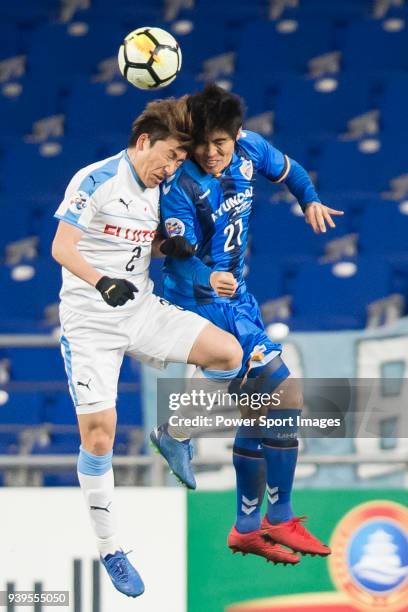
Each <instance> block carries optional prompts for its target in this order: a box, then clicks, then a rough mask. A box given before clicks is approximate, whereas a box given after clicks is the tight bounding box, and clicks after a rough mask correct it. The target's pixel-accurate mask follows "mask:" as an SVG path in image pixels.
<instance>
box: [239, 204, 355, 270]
mask: <svg viewBox="0 0 408 612" xmlns="http://www.w3.org/2000/svg"><path fill="white" fill-rule="evenodd" d="M348 232H349V227H348V225H347V223H345V222H344V221H342V220H340V221H338V223H337V228H336V230H330V231H327V233H326V234H319V235H317V234H314V233H313V231H312V229H311V228H310V226H309V225H307V224H306V223H305V220H304V217H303V216H297V215H294V214H293V213H292V212H291V207H290V205H288V204H284V203H280V204H275V205H271V204H265V203H264V202H260V201H258V202H257V203H255V206H254V212H253V218H252V222H251V236H252V240H251V253H253V254H254V255H257V256H258V255H261V254H263V255H264V256H269V257H270V262H271V264H270V265H272V264H273V262H281V261H286V262H288V263H290V262H299V261H304V260H307V259H310V258H311V257H318V256H319V255H323V253H324V248H325V244H326V242H327V241H328V240H332V239H334V238H336V237H340V236H342V235H344V234H347V233H348ZM275 265H276V264H275Z"/></svg>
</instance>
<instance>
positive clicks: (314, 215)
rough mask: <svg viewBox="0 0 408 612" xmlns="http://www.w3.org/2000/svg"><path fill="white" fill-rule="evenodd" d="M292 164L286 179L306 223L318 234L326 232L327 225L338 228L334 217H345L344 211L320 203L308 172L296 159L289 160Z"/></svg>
mask: <svg viewBox="0 0 408 612" xmlns="http://www.w3.org/2000/svg"><path fill="white" fill-rule="evenodd" d="M288 160H289V163H290V169H289V172H288V174H287V176H286V178H285V179H284V182H285V184H286V186H287V187H288V189H289V191H290V192H291V193H292V194H293V195H294V196H295V198H296V199H297V201H298V202H299V204H300V206H301V208H302V210H303V213H304V215H305V220H306V223H309V224H310V225H311V226H312V229H313V231H314V232H315V233H316V234H320V233H324V232H325V231H326V223H327V224H328V226H329V227H331V228H333V227H336V224H335V223H334V221H333V219H332V216H339V215H343V214H344V212H343V211H342V210H335V209H334V208H329V206H326V205H325V204H323V203H322V202H321V201H320V198H319V196H318V195H317V193H316V190H315V187H314V185H313V182H312V180H311V178H310V176H309V174H308V173H307V172H306V170H305V169H304V168H303V166H301V165H300V164H299V163H298V162H297V161H295V160H294V159H290V158H288Z"/></svg>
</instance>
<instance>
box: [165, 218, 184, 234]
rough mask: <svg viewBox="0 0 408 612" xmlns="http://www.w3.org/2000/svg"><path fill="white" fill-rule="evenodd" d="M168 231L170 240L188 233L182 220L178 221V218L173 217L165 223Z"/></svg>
mask: <svg viewBox="0 0 408 612" xmlns="http://www.w3.org/2000/svg"><path fill="white" fill-rule="evenodd" d="M165 226H166V231H167V234H168V236H169V237H170V238H172V237H173V236H183V235H184V232H185V231H186V226H185V225H184V223H183V222H182V221H181V220H180V219H176V217H171V218H170V219H166V222H165Z"/></svg>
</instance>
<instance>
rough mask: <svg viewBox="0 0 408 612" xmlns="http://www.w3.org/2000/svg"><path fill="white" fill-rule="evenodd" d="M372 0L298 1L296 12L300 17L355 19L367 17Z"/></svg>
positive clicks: (369, 13)
mask: <svg viewBox="0 0 408 612" xmlns="http://www.w3.org/2000/svg"><path fill="white" fill-rule="evenodd" d="M372 4H373V3H372V0H341V2H326V0H306V1H305V2H304V1H302V0H301V1H300V2H299V8H298V10H297V14H298V15H299V16H300V17H306V16H307V17H312V16H316V17H322V16H324V17H328V18H330V19H334V20H337V19H338V20H340V19H341V20H344V19H347V20H352V19H354V20H356V19H359V18H363V17H369V16H370V15H371V12H372V8H373V7H372Z"/></svg>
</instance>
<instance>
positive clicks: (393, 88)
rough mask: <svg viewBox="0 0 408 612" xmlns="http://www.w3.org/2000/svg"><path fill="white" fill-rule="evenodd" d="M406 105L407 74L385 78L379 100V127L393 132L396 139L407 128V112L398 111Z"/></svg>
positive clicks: (407, 102)
mask: <svg viewBox="0 0 408 612" xmlns="http://www.w3.org/2000/svg"><path fill="white" fill-rule="evenodd" d="M407 105H408V75H407V74H405V73H400V74H392V75H389V76H388V77H387V78H386V79H385V86H384V91H383V93H382V95H381V97H380V100H379V109H380V113H381V128H382V130H384V131H385V132H390V133H393V134H395V140H396V141H397V140H398V138H399V136H400V134H401V132H404V131H406V130H407V129H408V117H407V113H401V112H399V110H400V109H402V108H407Z"/></svg>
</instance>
